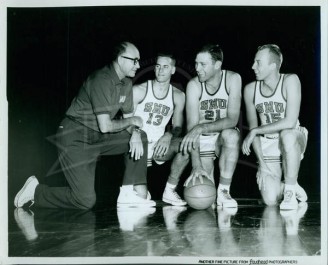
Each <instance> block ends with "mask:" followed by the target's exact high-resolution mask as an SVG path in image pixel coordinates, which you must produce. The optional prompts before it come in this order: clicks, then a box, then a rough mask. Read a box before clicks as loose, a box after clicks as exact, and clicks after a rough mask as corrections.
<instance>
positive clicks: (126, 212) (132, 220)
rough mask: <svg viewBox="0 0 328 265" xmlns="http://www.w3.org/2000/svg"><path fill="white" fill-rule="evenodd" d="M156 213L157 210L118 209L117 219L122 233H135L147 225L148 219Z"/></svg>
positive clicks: (149, 208) (147, 208)
mask: <svg viewBox="0 0 328 265" xmlns="http://www.w3.org/2000/svg"><path fill="white" fill-rule="evenodd" d="M155 212H156V208H153V207H146V208H118V209H117V218H118V221H119V224H120V229H121V230H122V231H134V230H135V229H136V228H138V227H142V226H144V225H146V223H147V219H148V217H149V216H150V215H151V214H153V213H155Z"/></svg>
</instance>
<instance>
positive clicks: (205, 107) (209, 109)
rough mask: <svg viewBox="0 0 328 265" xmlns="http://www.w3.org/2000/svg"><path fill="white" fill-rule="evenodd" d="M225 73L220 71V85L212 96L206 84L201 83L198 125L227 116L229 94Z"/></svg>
mask: <svg viewBox="0 0 328 265" xmlns="http://www.w3.org/2000/svg"><path fill="white" fill-rule="evenodd" d="M226 72H227V71H226V70H222V76H221V82H220V85H219V87H218V89H217V91H216V92H214V93H213V94H211V93H209V92H208V91H207V88H206V82H204V83H201V85H202V94H201V96H200V100H199V102H200V104H199V123H201V124H202V123H209V122H213V121H216V120H219V119H222V118H225V117H226V116H227V108H228V98H229V94H228V92H227V88H226Z"/></svg>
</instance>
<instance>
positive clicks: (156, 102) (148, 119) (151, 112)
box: [134, 80, 174, 142]
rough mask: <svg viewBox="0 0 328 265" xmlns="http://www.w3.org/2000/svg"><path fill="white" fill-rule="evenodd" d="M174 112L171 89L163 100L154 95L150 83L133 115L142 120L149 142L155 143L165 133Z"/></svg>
mask: <svg viewBox="0 0 328 265" xmlns="http://www.w3.org/2000/svg"><path fill="white" fill-rule="evenodd" d="M173 110H174V102H173V87H172V85H170V86H169V89H168V91H167V94H166V96H165V97H163V98H157V97H156V96H155V95H154V90H153V85H152V81H151V80H149V81H148V82H147V90H146V96H145V97H144V99H143V100H142V102H140V103H139V104H138V106H137V108H136V111H135V113H134V115H135V116H139V117H141V118H142V120H143V127H142V130H144V131H145V132H146V134H147V137H148V141H149V142H156V141H158V139H159V138H161V137H162V136H163V134H164V133H165V127H166V125H167V124H168V122H169V121H170V119H171V116H172V114H173Z"/></svg>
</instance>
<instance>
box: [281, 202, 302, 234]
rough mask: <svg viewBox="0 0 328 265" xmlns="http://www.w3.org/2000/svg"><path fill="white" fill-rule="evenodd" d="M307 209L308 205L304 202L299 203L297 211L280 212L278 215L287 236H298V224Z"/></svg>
mask: <svg viewBox="0 0 328 265" xmlns="http://www.w3.org/2000/svg"><path fill="white" fill-rule="evenodd" d="M307 208H308V204H307V203H306V202H300V203H299V204H298V208H297V209H293V210H290V211H280V215H281V217H282V219H283V220H284V223H285V228H286V234H287V235H289V236H293V235H297V234H298V226H299V222H300V220H301V219H302V218H303V216H304V215H305V213H306V211H307Z"/></svg>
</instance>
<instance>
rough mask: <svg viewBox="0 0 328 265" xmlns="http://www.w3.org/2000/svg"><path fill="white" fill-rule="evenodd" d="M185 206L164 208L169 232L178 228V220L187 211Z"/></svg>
mask: <svg viewBox="0 0 328 265" xmlns="http://www.w3.org/2000/svg"><path fill="white" fill-rule="evenodd" d="M186 210H187V207H185V206H164V207H163V217H164V222H165V225H166V228H167V230H174V229H176V228H177V220H178V217H179V215H180V214H181V213H182V212H184V211H186Z"/></svg>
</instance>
